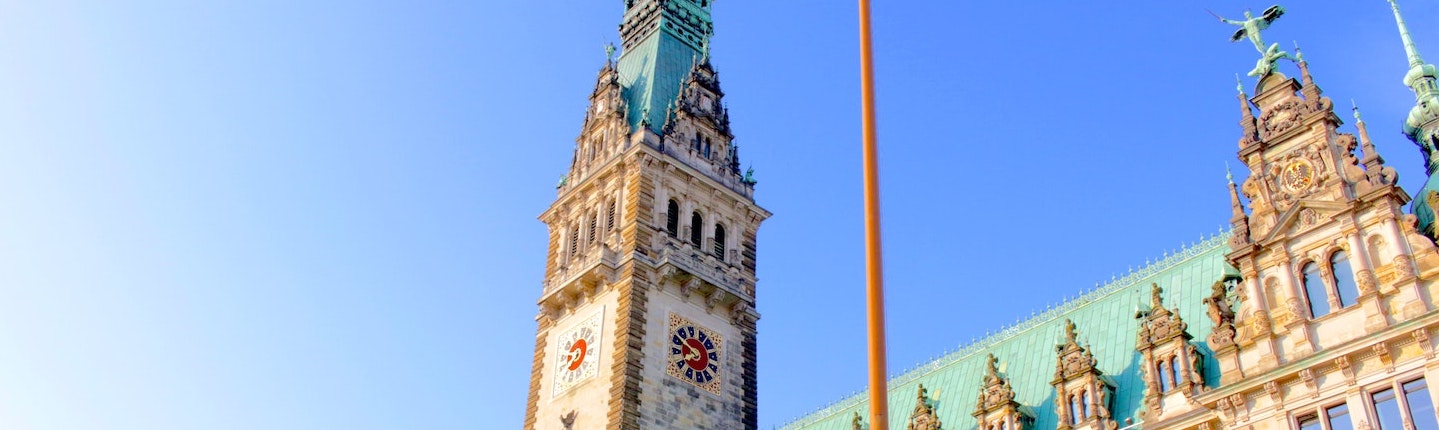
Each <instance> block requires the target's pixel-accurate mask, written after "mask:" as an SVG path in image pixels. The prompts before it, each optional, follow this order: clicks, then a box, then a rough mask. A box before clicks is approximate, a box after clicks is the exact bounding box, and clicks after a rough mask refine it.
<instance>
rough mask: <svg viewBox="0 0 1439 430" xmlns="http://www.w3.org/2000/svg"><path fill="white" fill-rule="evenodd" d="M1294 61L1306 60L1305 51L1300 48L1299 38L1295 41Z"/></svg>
mask: <svg viewBox="0 0 1439 430" xmlns="http://www.w3.org/2000/svg"><path fill="white" fill-rule="evenodd" d="M1294 62H1296V63H1302V62H1304V51H1301V50H1300V49H1299V41H1298V40H1296V41H1294Z"/></svg>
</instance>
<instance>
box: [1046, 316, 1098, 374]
mask: <svg viewBox="0 0 1439 430" xmlns="http://www.w3.org/2000/svg"><path fill="white" fill-rule="evenodd" d="M1076 336H1077V335H1076V334H1075V326H1074V321H1070V320H1064V343H1063V344H1061V345H1059V346H1056V347H1055V352H1056V353H1057V355H1058V356H1059V361H1058V362H1057V363H1056V364H1055V369H1054V381H1055V382H1060V381H1063V380H1068V379H1071V378H1073V377H1075V376H1079V375H1085V374H1089V373H1091V372H1093V373H1094V375H1096V376H1097V375H1101V374H1103V373H1102V372H1100V371H1099V369H1097V368H1095V367H1094V365H1095V364H1096V363H1097V361H1096V360H1095V359H1094V355H1093V354H1090V352H1089V349H1088V348H1085V347H1082V346H1079V342H1078V341H1077V340H1076V339H1075V338H1076Z"/></svg>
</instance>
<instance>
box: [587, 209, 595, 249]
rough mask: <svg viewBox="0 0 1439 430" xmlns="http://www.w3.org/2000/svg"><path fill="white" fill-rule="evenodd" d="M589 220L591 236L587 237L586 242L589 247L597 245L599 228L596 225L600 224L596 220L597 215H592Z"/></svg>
mask: <svg viewBox="0 0 1439 430" xmlns="http://www.w3.org/2000/svg"><path fill="white" fill-rule="evenodd" d="M589 218H590V235H589V236H587V237H586V242H585V243H587V244H589V245H594V244H595V230H596V227H598V226H597V225H596V224H597V223H598V221H597V220H595V215H594V214H590V216H589Z"/></svg>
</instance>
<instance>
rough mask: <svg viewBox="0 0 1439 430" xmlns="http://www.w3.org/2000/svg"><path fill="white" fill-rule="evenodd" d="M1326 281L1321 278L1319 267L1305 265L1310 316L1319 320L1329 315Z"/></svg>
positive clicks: (1305, 293)
mask: <svg viewBox="0 0 1439 430" xmlns="http://www.w3.org/2000/svg"><path fill="white" fill-rule="evenodd" d="M1327 290H1328V289H1327V288H1325V287H1324V280H1323V279H1320V276H1319V265H1318V264H1314V263H1309V264H1305V265H1304V296H1305V298H1307V299H1309V315H1310V316H1311V317H1313V318H1319V317H1322V316H1325V315H1329V293H1328V292H1327Z"/></svg>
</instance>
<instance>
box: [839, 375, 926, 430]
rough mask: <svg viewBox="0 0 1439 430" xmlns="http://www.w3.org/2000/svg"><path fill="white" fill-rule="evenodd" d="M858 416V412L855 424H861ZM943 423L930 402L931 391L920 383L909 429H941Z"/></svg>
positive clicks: (910, 417) (910, 416)
mask: <svg viewBox="0 0 1439 430" xmlns="http://www.w3.org/2000/svg"><path fill="white" fill-rule="evenodd" d="M858 418H859V415H858V413H856V414H855V425H858V424H859V419H858ZM941 425H942V423H940V422H939V415H936V414H935V413H934V405H931V404H930V403H929V391H928V390H925V389H924V384H919V396H918V398H917V399H915V402H914V412H912V413H910V414H909V427H908V430H940V429H941V427H940V426H941ZM856 428H858V427H856Z"/></svg>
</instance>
